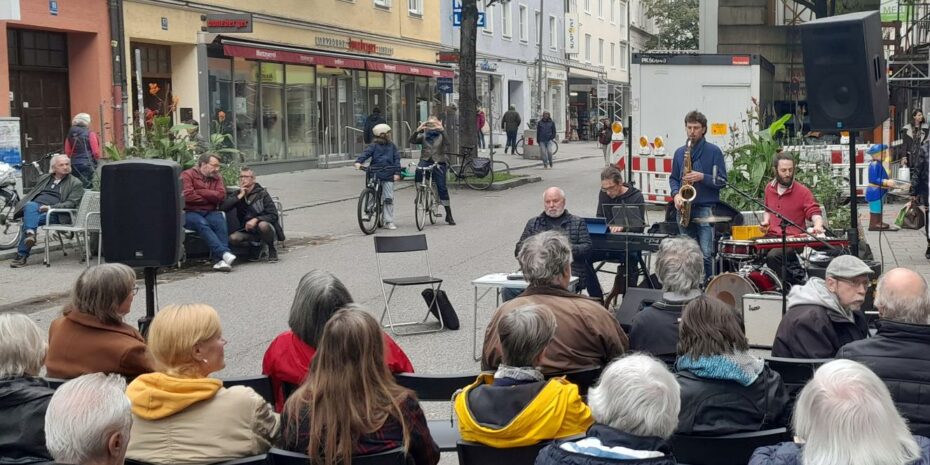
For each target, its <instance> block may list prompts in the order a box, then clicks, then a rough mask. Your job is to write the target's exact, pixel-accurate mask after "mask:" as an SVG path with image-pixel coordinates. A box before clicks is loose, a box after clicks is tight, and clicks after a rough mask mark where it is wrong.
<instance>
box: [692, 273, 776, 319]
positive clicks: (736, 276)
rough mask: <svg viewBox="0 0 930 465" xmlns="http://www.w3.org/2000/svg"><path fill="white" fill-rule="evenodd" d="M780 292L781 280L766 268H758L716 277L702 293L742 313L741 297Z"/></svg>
mask: <svg viewBox="0 0 930 465" xmlns="http://www.w3.org/2000/svg"><path fill="white" fill-rule="evenodd" d="M780 291H781V280H780V279H778V276H777V275H776V274H775V273H774V272H773V271H772V270H770V269H768V268H764V267H763V268H758V269H753V270H748V271H743V272H740V273H723V274H721V275H717V277H715V278H714V279H712V280H711V281H710V284H708V285H707V289H705V290H704V293H705V294H707V295H709V296H713V297H716V298H718V299H720V300H721V301H722V302H724V303H726V304H727V305H730V306H732V307H733V308H734V309H736V311H738V312H742V311H743V296H744V295H746V294H764V293H777V292H780Z"/></svg>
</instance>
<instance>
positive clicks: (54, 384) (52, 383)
mask: <svg viewBox="0 0 930 465" xmlns="http://www.w3.org/2000/svg"><path fill="white" fill-rule="evenodd" d="M42 379H44V380H45V382H46V383H48V387H50V388H52V389H58V388H59V387H61V385H62V384H65V383H67V382H68V380H67V379H61V378H49V377H48V376H46V377H45V378H42Z"/></svg>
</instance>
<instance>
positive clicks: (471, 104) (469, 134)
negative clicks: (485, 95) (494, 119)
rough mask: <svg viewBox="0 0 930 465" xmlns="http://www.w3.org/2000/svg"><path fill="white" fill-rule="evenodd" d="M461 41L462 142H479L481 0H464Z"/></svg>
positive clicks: (473, 149) (461, 144)
mask: <svg viewBox="0 0 930 465" xmlns="http://www.w3.org/2000/svg"><path fill="white" fill-rule="evenodd" d="M460 32H461V43H460V44H459V51H460V52H459V53H460V54H459V146H460V147H463V148H464V147H471V149H472V153H473V154H476V152H475V147H476V146H477V145H478V128H477V127H476V126H477V124H478V122H477V115H478V110H477V100H478V96H477V93H478V92H477V89H476V87H475V55H476V54H477V51H476V46H477V44H476V39H477V35H478V4H477V0H462V27H461V31H460Z"/></svg>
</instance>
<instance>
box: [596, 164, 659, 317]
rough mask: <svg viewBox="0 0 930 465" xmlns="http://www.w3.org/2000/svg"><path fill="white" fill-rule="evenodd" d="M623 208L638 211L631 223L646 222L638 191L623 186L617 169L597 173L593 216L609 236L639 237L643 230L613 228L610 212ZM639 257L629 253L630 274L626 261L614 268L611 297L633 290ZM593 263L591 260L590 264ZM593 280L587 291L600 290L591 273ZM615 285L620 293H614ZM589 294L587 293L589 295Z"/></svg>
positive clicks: (640, 195) (641, 195) (643, 204)
mask: <svg viewBox="0 0 930 465" xmlns="http://www.w3.org/2000/svg"><path fill="white" fill-rule="evenodd" d="M623 204H629V205H631V206H633V207H636V210H637V211H638V216H637V217H636V218H632V219H633V220H635V219H638V220H639V222H642V223H643V224H645V221H646V203H645V200H644V199H643V193H642V192H640V191H639V189H637V188H635V187H633V186H631V185H629V184H627V183H625V182H623V173H621V172H620V170H619V169H617V167H616V166H613V165H609V166H607V167H606V168H604V169H603V170H602V171H601V192H600V194H598V196H597V210H596V211H595V213H594V215H595V216H597V217H598V218H604V219H606V220H607V224H608V225H609V230H610V232H611V233H613V234H616V233H622V232H637V233H641V232H643V230H644V229H645V228H644V227H631V228H630V229H628V230H627V229H625V227H624V226H619V225H614V224H612V223H615V221H614V211H613V207H615V206H618V205H623ZM640 257H642V253H641V252H631V253H630V257H629V259H628V261H629V264H630V269H631V270H633V272H632V273H627V272H626V271H625V269H626V261H627V260H621V261H620V265H619V266H618V267H617V279H616V280H615V281H614V289H612V290H611V297H614V296H615V293H617V294H623V293H625V292H626V287H634V286H636V278H637V277H638V276H639V273H638V271H637V270H639V260H640ZM592 261H593V260H592ZM591 265H592V266H591V267H590V268H589V270H588V271H589V272H593V271H594V266H593V265H594V264H593V263H592V264H591ZM592 274H594V276H590V277H589V282H590V284H589V285H588V287H589V288H590V287H591V286H594V285H597V286H598V287H599V286H600V283H598V282H597V276H596V273H592ZM623 276H626V285H625V286H624V285H623V283H624V282H623V280H622V277H623ZM618 284H619V285H620V286H621V287H622V289H618V288H617V287H618ZM589 294H590V291H589ZM610 300H612V299H608V301H610Z"/></svg>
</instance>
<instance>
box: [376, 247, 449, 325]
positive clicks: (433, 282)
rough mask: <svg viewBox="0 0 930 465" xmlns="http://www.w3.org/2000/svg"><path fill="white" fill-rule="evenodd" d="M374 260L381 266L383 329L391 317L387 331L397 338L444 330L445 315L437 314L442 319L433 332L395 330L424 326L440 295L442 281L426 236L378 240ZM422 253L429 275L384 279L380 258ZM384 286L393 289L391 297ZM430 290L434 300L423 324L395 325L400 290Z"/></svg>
mask: <svg viewBox="0 0 930 465" xmlns="http://www.w3.org/2000/svg"><path fill="white" fill-rule="evenodd" d="M374 239H375V258H376V259H377V262H378V279H379V280H380V281H381V296H382V297H383V298H384V311H383V312H382V313H381V320H380V321H381V324H382V325H384V316H385V315H387V317H388V324H387V325H384V327H385V328H390V329H391V332H392V333H394V334H395V335H397V336H406V335H410V334H423V333H435V332H438V331H442V330H443V328H445V323H444V322H443V321H442V312H436V314H437V318H438V319H439V327H438V328H433V329H424V330H420V331H408V332H402V333H398V332H397V330H396V328H397V327H399V326H411V325H423V324H425V323H426V320H427V319H428V318H429V316H430V312H429V309H430V308H433V306H434V305H435V304H436V297H437V295H438V294H439V292H438V291H439V288H441V287H442V279H440V278H437V277H435V276H433V272H432V269H431V268H430V263H429V250H428V247H427V245H426V235H425V234H416V235H413V236H375V238H374ZM418 252H422V253H423V257H424V261H425V262H426V274H425V275H414V276H401V277H391V278H385V277H384V274H383V273H382V268H381V255H383V254H395V253H418ZM385 285H388V286H391V292H390V293H388V292H387V290H386V289H385V287H384V286H385ZM427 285H428V286H429V287H430V288H432V289H433V299H432V302H431V303H430V305H428V306H427V310H426V316H424V317H423V320H422V321H407V322H400V323H395V322H394V315H393V314H392V313H391V298H392V297H393V296H394V291H395V290H396V289H397V288H398V287H406V286H421V287H422V286H427Z"/></svg>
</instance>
